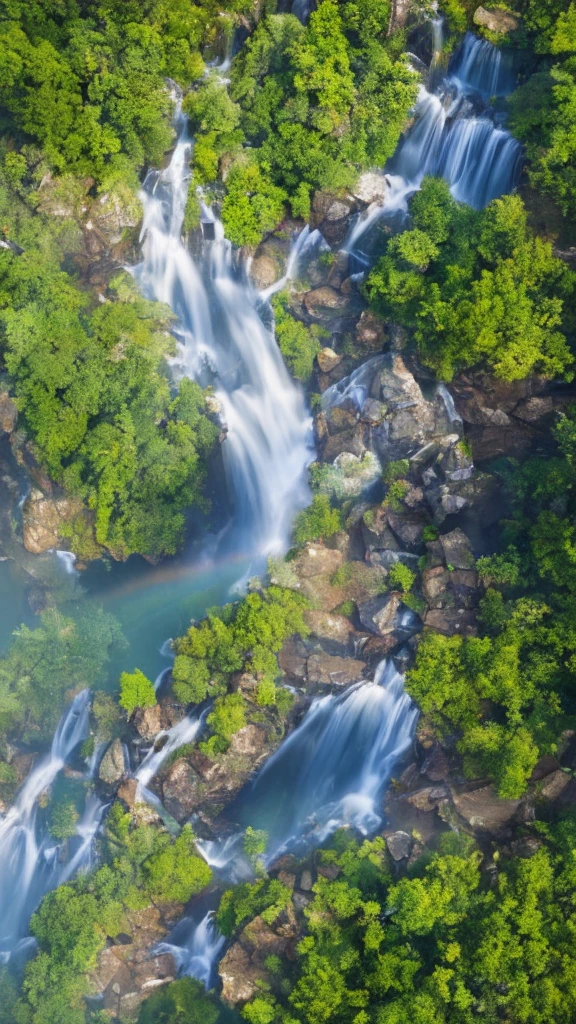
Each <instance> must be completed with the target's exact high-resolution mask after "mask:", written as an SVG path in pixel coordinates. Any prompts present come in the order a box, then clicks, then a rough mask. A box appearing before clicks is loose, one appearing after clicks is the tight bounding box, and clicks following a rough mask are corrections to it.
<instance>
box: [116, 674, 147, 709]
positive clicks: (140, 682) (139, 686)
mask: <svg viewBox="0 0 576 1024" xmlns="http://www.w3.org/2000/svg"><path fill="white" fill-rule="evenodd" d="M118 703H119V704H120V707H121V708H124V710H125V711H126V713H127V715H128V717H130V715H131V714H132V713H133V712H134V711H135V710H136V708H152V707H154V705H155V704H156V691H155V689H154V684H153V683H151V682H150V680H149V679H148V678H147V677H146V676H145V675H144V673H143V672H141V671H140V669H139V668H136V669H134V671H133V672H123V673H122V675H121V676H120V699H119V701H118Z"/></svg>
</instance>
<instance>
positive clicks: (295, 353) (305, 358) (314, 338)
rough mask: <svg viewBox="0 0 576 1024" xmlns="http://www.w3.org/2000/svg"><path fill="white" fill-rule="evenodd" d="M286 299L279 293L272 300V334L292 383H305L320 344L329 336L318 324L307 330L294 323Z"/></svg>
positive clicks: (304, 325)
mask: <svg viewBox="0 0 576 1024" xmlns="http://www.w3.org/2000/svg"><path fill="white" fill-rule="evenodd" d="M287 303H288V295H287V294H286V293H285V292H280V293H279V294H278V295H274V296H273V298H272V303H271V304H272V309H273V310H274V333H275V335H276V341H277V342H278V348H279V349H280V351H281V353H282V355H283V356H284V361H285V363H286V365H287V366H288V369H289V370H290V371H291V373H292V374H293V376H294V377H296V380H301V381H308V380H309V379H310V377H311V376H312V370H313V369H314V360H315V358H316V356H317V355H318V353H319V352H320V350H321V348H322V345H321V340H323V339H324V338H329V337H330V335H329V332H328V331H326V330H324V328H322V327H319V325H318V324H311V325H310V326H309V327H308V326H306V324H303V323H302V322H301V321H300V320H296V319H295V317H293V316H292V315H291V313H290V312H289V310H288V308H287Z"/></svg>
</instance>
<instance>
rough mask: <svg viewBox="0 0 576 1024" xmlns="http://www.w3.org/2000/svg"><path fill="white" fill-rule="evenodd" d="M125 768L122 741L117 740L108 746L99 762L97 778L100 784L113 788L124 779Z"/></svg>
mask: <svg viewBox="0 0 576 1024" xmlns="http://www.w3.org/2000/svg"><path fill="white" fill-rule="evenodd" d="M126 768H127V765H126V760H125V757H124V747H123V745H122V741H121V740H120V739H119V738H117V739H115V740H114V741H113V742H112V743H111V744H110V746H109V747H108V750H107V751H106V752H105V754H104V757H103V758H102V760H101V761H100V767H99V769H98V778H99V779H100V781H101V782H104V783H106V785H107V786H115V785H117V783H118V782H120V780H121V779H123V778H124V775H125V772H126Z"/></svg>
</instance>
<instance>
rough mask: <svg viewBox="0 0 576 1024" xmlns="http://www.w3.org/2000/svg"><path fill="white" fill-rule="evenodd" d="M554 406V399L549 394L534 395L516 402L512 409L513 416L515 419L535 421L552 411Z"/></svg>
mask: <svg viewBox="0 0 576 1024" xmlns="http://www.w3.org/2000/svg"><path fill="white" fill-rule="evenodd" d="M554 408H555V406H554V399H553V398H552V396H551V395H544V396H542V397H540V396H538V395H534V396H533V397H532V398H525V399H524V400H523V401H522V402H519V403H518V405H517V406H516V408H515V409H514V416H515V417H516V419H519V420H525V421H526V423H537V422H538V420H541V419H543V418H544V417H545V416H549V415H550V414H551V413H553V412H554Z"/></svg>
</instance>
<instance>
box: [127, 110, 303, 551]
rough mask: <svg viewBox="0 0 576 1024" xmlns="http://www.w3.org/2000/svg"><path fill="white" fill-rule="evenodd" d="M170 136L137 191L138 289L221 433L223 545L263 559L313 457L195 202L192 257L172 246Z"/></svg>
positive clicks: (285, 529)
mask: <svg viewBox="0 0 576 1024" xmlns="http://www.w3.org/2000/svg"><path fill="white" fill-rule="evenodd" d="M177 124H179V125H180V137H179V140H178V143H177V145H176V148H175V150H174V154H173V157H172V160H171V162H170V164H169V166H168V167H167V168H166V169H165V170H164V171H162V172H156V171H154V172H152V173H151V174H150V175H149V176H148V179H147V181H146V184H145V187H144V191H143V193H142V201H143V204H144V224H143V230H142V238H143V256H144V259H143V262H142V263H141V264H140V265H139V266H138V267H137V268H136V269H135V271H134V273H135V277H136V279H137V281H138V282H139V284H140V287H141V288H142V291H143V292H144V293H145V294H146V295H147V296H149V297H150V298H155V299H158V300H159V301H161V302H165V303H167V304H168V305H170V306H171V308H172V309H173V311H174V312H175V314H176V316H177V317H178V321H179V325H178V328H177V330H176V331H175V334H176V336H177V338H178V342H179V346H178V347H179V355H178V358H177V359H176V360H174V370H175V373H176V375H178V374H180V375H181V376H189V377H192V378H194V379H195V380H197V381H198V382H199V383H200V384H202V385H203V386H207V385H212V386H213V387H214V391H215V395H216V398H217V399H218V401H219V404H220V407H221V409H222V418H223V420H224V422H225V424H226V427H227V429H228V434H227V438H226V441H225V442H224V444H223V457H224V464H225V469H226V474H227V479H228V484H229V492H230V494H231V497H232V499H233V502H234V506H235V507H234V522H233V524H231V527H230V529H229V531H227V533H228V535H227V537H226V538H225V541H224V543H225V545H227V546H228V547H229V548H231V549H232V550H233V551H235V552H245V553H249V554H254V555H256V556H264V555H265V554H268V553H269V552H272V551H282V550H284V549H285V547H286V544H287V541H288V535H289V532H290V528H291V524H292V520H293V517H294V514H295V512H297V511H298V510H299V509H300V508H302V507H304V506H305V505H306V504H307V503H308V501H309V491H308V484H307V480H306V468H307V466H308V465H309V463H310V462H311V461H312V458H313V441H312V421H311V418H310V416H309V414H308V412H307V410H306V406H305V403H304V398H303V394H302V391H301V389H300V388H299V387H297V386H296V385H295V384H294V382H293V381H292V379H291V378H290V376H289V374H288V371H287V370H286V367H285V366H284V363H283V360H282V357H281V355H280V351H279V349H278V347H277V345H276V342H275V340H274V336H273V334H272V333H271V332H270V331H269V330H268V329H267V328H266V327H265V326H264V323H263V322H262V320H261V319H260V316H259V315H258V311H257V303H258V301H259V299H258V296H257V295H256V294H254V293H253V290H252V289H251V287H250V285H249V283H248V281H247V280H246V278H245V276H244V275H243V273H242V272H241V271H237V270H236V269H235V268H234V263H233V253H232V246H231V245H230V243H229V242H228V241H227V240H226V239H225V238H224V231H223V228H222V224H221V222H220V221H219V220H218V218H217V217H216V216H215V214H214V213H213V212H212V210H210V209H209V208H208V207H207V206H205V205H203V206H202V224H203V227H204V236H205V239H204V243H203V254H202V259H199V260H198V261H197V262H195V260H194V259H193V258H192V256H191V255H190V253H189V252H188V251H187V249H186V248H185V246H184V245H183V243H182V240H181V231H182V225H183V219H184V211H185V207H186V200H187V194H188V187H189V182H190V171H189V159H190V152H191V141H190V139H189V138H188V136H187V133H186V123H185V121H184V119H183V118H182V117H181V116H180V117H177Z"/></svg>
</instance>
